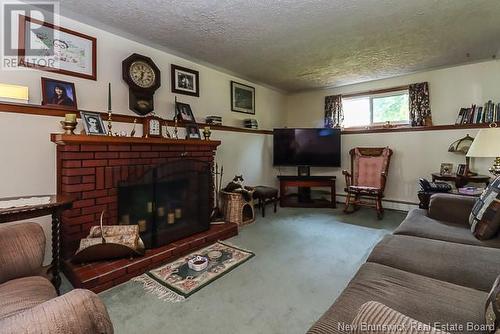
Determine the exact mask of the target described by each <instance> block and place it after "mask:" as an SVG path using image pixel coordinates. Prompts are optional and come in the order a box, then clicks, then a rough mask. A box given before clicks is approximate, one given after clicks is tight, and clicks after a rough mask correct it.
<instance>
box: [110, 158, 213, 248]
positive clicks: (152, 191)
mask: <svg viewBox="0 0 500 334" xmlns="http://www.w3.org/2000/svg"><path fill="white" fill-rule="evenodd" d="M210 173H211V170H210V164H209V163H207V162H204V161H199V160H191V159H182V160H175V161H170V162H167V163H165V164H162V165H159V166H157V167H155V168H152V169H150V170H149V171H148V172H146V173H145V174H143V175H142V176H141V177H140V178H138V179H132V180H131V179H129V180H127V181H126V182H120V183H119V184H118V221H119V224H125V225H129V224H137V225H139V231H140V234H141V239H142V240H143V241H144V244H145V246H146V248H156V247H160V246H163V245H166V244H168V243H171V242H173V241H176V240H179V239H182V238H185V237H187V236H190V235H192V234H195V233H198V232H203V231H206V230H208V229H209V227H210V210H211V205H210V189H211V188H210V183H211V174H210Z"/></svg>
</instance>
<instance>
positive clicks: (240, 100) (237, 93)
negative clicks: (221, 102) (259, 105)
mask: <svg viewBox="0 0 500 334" xmlns="http://www.w3.org/2000/svg"><path fill="white" fill-rule="evenodd" d="M231 110H232V111H235V112H240V113H244V114H250V115H255V87H252V86H248V85H245V84H242V83H239V82H236V81H231Z"/></svg>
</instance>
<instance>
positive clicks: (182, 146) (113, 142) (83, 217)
mask: <svg viewBox="0 0 500 334" xmlns="http://www.w3.org/2000/svg"><path fill="white" fill-rule="evenodd" d="M51 140H52V141H53V142H54V143H56V144H57V192H58V194H64V195H70V196H72V197H73V198H75V202H74V205H73V208H72V209H71V210H68V211H66V212H64V213H63V216H62V223H61V240H62V248H61V249H62V252H61V253H62V257H63V259H64V265H63V269H64V271H65V273H66V275H67V276H68V278H69V279H70V280H71V281H72V283H73V285H75V286H76V287H85V288H89V289H91V290H94V291H102V290H104V289H106V288H109V287H111V286H113V285H115V284H119V283H121V282H122V281H126V280H128V279H130V278H131V277H133V276H136V275H139V274H140V273H142V272H144V271H146V270H148V269H150V268H154V267H157V266H159V265H160V264H161V262H168V261H169V260H170V259H171V258H172V257H174V256H178V255H180V254H182V253H186V252H188V251H190V250H192V249H194V248H197V247H201V246H203V245H205V244H208V243H211V242H213V241H215V240H217V239H224V238H228V237H230V236H233V235H235V234H237V227H236V226H233V225H232V224H227V225H223V226H212V227H210V229H209V230H208V231H205V232H200V233H197V234H195V235H192V236H189V237H187V238H184V239H181V240H178V241H174V242H172V243H169V244H167V245H165V246H162V247H160V248H155V249H152V250H149V251H148V252H146V255H145V256H144V257H141V258H136V259H134V260H129V259H122V260H117V261H105V262H99V263H93V264H87V265H75V264H73V263H71V261H70V260H71V256H72V255H73V254H74V252H75V251H76V249H77V248H78V245H79V242H80V239H81V238H84V237H86V236H87V235H88V232H89V230H90V228H91V227H92V226H94V225H97V224H98V221H99V215H100V214H101V212H102V211H103V210H106V216H105V221H104V223H105V224H108V225H112V224H118V223H119V215H118V186H119V185H120V184H124V183H126V182H127V181H129V180H137V179H140V178H141V177H143V176H144V175H145V174H147V173H148V172H150V171H151V170H152V169H155V168H158V167H159V166H164V165H165V164H167V163H168V162H172V161H179V160H186V159H189V160H196V161H199V162H203V163H206V164H208V165H209V166H210V165H212V164H213V162H214V155H215V151H216V149H217V146H218V145H220V142H218V141H205V140H203V141H202V140H169V139H153V138H128V137H105V136H102V137H101V136H85V135H63V134H52V135H51ZM208 181H209V186H208V187H206V191H208V194H207V198H208V200H209V203H210V205H211V204H212V203H213V182H212V181H213V180H212V175H211V173H210V176H209V178H208Z"/></svg>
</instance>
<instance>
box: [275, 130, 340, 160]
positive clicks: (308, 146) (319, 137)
mask: <svg viewBox="0 0 500 334" xmlns="http://www.w3.org/2000/svg"><path fill="white" fill-rule="evenodd" d="M273 144H274V145H273V153H274V155H273V164H274V166H317V167H340V129H274V131H273Z"/></svg>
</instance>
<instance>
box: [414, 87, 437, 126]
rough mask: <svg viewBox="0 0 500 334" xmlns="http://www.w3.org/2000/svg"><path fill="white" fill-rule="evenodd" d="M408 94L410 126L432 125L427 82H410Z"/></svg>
mask: <svg viewBox="0 0 500 334" xmlns="http://www.w3.org/2000/svg"><path fill="white" fill-rule="evenodd" d="M409 95H410V124H411V126H425V125H427V126H430V125H432V115H431V105H430V102H429V83H427V82H419V83H415V84H411V85H410V87H409Z"/></svg>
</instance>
